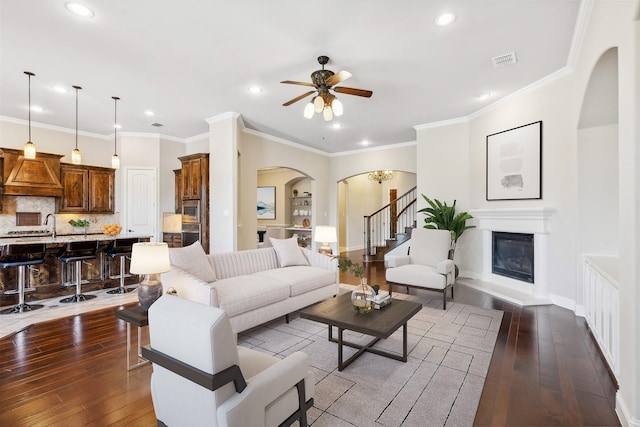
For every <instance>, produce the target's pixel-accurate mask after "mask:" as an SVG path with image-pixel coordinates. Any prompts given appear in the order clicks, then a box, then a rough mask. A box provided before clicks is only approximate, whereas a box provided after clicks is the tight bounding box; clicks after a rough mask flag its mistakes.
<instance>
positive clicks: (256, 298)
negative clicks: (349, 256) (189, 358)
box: [162, 239, 339, 332]
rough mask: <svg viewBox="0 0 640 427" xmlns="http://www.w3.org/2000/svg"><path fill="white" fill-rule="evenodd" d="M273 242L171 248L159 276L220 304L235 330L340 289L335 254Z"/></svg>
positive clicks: (181, 291)
mask: <svg viewBox="0 0 640 427" xmlns="http://www.w3.org/2000/svg"><path fill="white" fill-rule="evenodd" d="M274 241H276V239H274ZM281 242H286V244H284V246H286V248H284V249H283V244H282V243H281ZM275 243H276V244H275V245H274V247H270V248H262V249H252V250H246V251H237V252H227V253H220V254H209V255H207V254H205V253H204V251H202V247H201V246H200V244H199V243H198V242H196V243H194V244H193V245H191V246H189V247H186V248H177V249H170V250H169V257H170V259H171V264H172V265H171V270H170V271H169V272H167V273H164V274H163V275H162V285H163V288H164V291H165V293H166V292H167V290H169V289H170V288H173V289H174V290H175V291H176V292H177V293H178V296H180V297H182V298H186V299H189V300H192V301H196V302H200V303H203V304H208V305H211V306H213V307H219V308H221V309H223V310H224V311H225V312H226V313H227V316H228V317H229V320H230V321H231V326H232V327H233V330H234V331H235V332H242V331H244V330H246V329H249V328H252V327H254V326H258V325H260V324H262V323H265V322H268V321H270V320H273V319H275V318H277V317H280V316H287V315H288V314H289V313H291V312H294V311H296V310H299V309H301V308H304V307H306V306H308V305H311V304H313V303H316V302H318V301H322V300H324V299H327V298H330V297H333V296H334V295H336V294H337V293H338V288H339V285H338V268H337V267H338V266H337V260H336V259H335V258H330V257H327V256H325V255H322V254H319V253H316V252H312V251H310V250H308V249H304V248H299V247H298V246H297V244H296V243H295V241H294V240H293V239H283V240H278V241H276V242H275ZM293 245H295V246H293ZM294 247H295V249H294Z"/></svg>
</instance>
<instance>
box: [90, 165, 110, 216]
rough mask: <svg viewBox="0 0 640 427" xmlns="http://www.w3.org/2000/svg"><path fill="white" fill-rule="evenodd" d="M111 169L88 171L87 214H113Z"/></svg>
mask: <svg viewBox="0 0 640 427" xmlns="http://www.w3.org/2000/svg"><path fill="white" fill-rule="evenodd" d="M114 180H115V171H114V170H113V169H95V168H92V169H89V212H95V213H113V212H114V210H115V209H114V199H115V197H114V191H113V189H114Z"/></svg>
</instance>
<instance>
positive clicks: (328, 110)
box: [280, 55, 373, 121]
mask: <svg viewBox="0 0 640 427" xmlns="http://www.w3.org/2000/svg"><path fill="white" fill-rule="evenodd" d="M328 62H329V57H328V56H324V55H323V56H319V57H318V63H320V65H322V69H321V70H316V71H314V72H313V73H311V81H312V82H313V83H307V82H297V81H293V80H284V81H282V82H280V83H286V84H292V85H302V86H311V87H314V88H315V90H311V91H309V92H307V93H303V94H302V95H300V96H297V97H295V98H293V99H292V100H290V101H287V102H285V103H284V104H282V105H283V106H285V107H287V106H289V105H291V104H293V103H294V102H298V101H300V100H301V99H303V98H306V97H307V96H309V95H312V94H314V93H317V95H316V96H314V97H313V98H312V99H311V102H309V103H308V104H307V106H306V107H305V109H304V116H305V117H306V118H308V119H310V118H312V117H313V113H314V112H315V113H322V115H323V117H324V119H325V120H326V121H330V120H331V119H333V116H334V115H335V116H341V115H342V113H343V107H342V102H340V100H339V99H338V98H336V96H335V95H334V94H333V93H331V92H330V91H333V92H336V93H344V94H347V95H356V96H364V97H365V98H370V97H371V95H373V92H372V91H370V90H365V89H354V88H351V87H344V86H335V85H337V84H338V83H340V82H343V81H344V80H347V79H348V78H349V77H351V76H352V74H351V73H350V72H348V71H339V72H338V73H334V72H333V71H331V70H325V69H324V66H325V65H326V64H327V63H328Z"/></svg>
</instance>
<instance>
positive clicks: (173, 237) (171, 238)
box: [162, 233, 182, 248]
mask: <svg viewBox="0 0 640 427" xmlns="http://www.w3.org/2000/svg"><path fill="white" fill-rule="evenodd" d="M162 241H163V242H164V243H166V244H167V245H169V247H170V248H181V247H182V234H180V233H162Z"/></svg>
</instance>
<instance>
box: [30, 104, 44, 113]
mask: <svg viewBox="0 0 640 427" xmlns="http://www.w3.org/2000/svg"><path fill="white" fill-rule="evenodd" d="M31 111H33V112H34V113H42V112H43V111H44V109H43V108H42V107H40V106H38V105H32V106H31Z"/></svg>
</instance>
